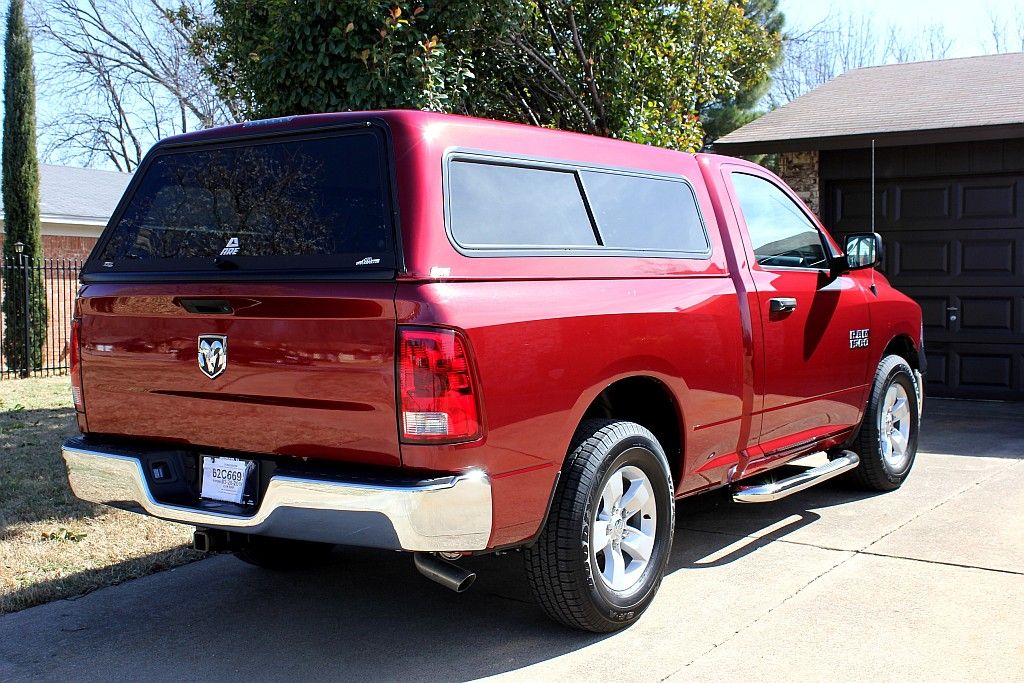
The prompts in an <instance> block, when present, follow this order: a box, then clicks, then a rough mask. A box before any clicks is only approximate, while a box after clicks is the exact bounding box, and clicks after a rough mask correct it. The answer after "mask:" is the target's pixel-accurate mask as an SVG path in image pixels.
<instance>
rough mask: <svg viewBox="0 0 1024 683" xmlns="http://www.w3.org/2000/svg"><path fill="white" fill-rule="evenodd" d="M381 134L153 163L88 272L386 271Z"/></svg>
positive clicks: (200, 153) (388, 249) (390, 261)
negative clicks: (347, 269)
mask: <svg viewBox="0 0 1024 683" xmlns="http://www.w3.org/2000/svg"><path fill="white" fill-rule="evenodd" d="M390 204H391V201H390V193H389V188H388V182H387V177H386V175H385V166H384V148H383V139H382V136H380V135H378V134H376V133H373V132H360V133H354V134H343V135H335V136H332V137H320V138H303V139H297V140H296V139H292V140H288V141H280V142H267V143H257V144H253V143H246V144H244V145H242V144H236V145H233V146H225V147H217V148H213V149H210V148H207V149H194V150H188V151H181V152H171V153H166V154H161V155H159V156H157V157H156V158H154V159H153V160H152V162H151V163H150V164H148V166H147V167H146V169H145V171H144V176H143V177H142V179H141V181H140V182H139V184H138V186H137V188H136V189H135V191H134V193H133V194H132V196H131V199H130V201H129V202H128V204H127V206H126V207H125V209H124V211H123V212H122V213H121V214H120V216H119V217H118V219H117V221H116V222H115V223H114V224H112V225H111V226H110V227H109V228H108V229H107V234H106V235H105V236H104V240H103V242H102V243H101V245H100V247H99V248H98V249H97V252H96V254H94V255H93V258H92V259H91V260H90V267H89V268H87V270H91V271H92V272H111V271H113V272H118V271H121V272H125V271H128V272H131V271H150V272H152V271H164V270H168V271H170V270H173V271H181V270H218V269H220V270H224V269H228V270H231V269H244V270H249V269H288V268H323V269H338V268H360V267H376V268H393V267H394V265H395V257H394V247H393V236H392V227H391V211H390Z"/></svg>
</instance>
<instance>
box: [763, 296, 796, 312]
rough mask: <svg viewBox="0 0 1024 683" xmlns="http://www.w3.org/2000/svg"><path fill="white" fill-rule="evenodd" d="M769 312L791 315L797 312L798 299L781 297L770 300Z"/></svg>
mask: <svg viewBox="0 0 1024 683" xmlns="http://www.w3.org/2000/svg"><path fill="white" fill-rule="evenodd" d="M768 310H769V311H771V312H772V313H789V312H790V311H795V310H796V299H792V298H789V297H779V298H777V299H769V300H768Z"/></svg>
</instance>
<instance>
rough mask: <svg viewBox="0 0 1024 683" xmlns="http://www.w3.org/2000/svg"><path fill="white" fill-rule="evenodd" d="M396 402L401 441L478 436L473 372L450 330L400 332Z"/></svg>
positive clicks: (457, 336) (459, 341)
mask: <svg viewBox="0 0 1024 683" xmlns="http://www.w3.org/2000/svg"><path fill="white" fill-rule="evenodd" d="M398 346H399V349H398V399H399V403H400V405H399V410H400V411H401V423H402V438H403V439H404V440H405V441H469V440H471V439H474V438H476V437H477V436H478V435H479V434H480V418H479V413H478V412H477V397H476V394H475V392H474V389H473V376H472V375H473V373H472V369H471V368H470V364H469V357H468V355H467V353H466V343H465V341H464V340H463V337H462V335H461V334H459V333H458V332H455V331H454V330H444V329H422V328H400V329H399V333H398Z"/></svg>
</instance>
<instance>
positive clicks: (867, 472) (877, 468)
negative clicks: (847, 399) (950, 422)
mask: <svg viewBox="0 0 1024 683" xmlns="http://www.w3.org/2000/svg"><path fill="white" fill-rule="evenodd" d="M894 385H899V386H901V387H902V389H903V392H904V393H905V394H906V396H907V398H908V407H909V422H910V424H909V427H910V433H909V439H908V442H907V447H906V456H905V462H902V463H899V464H898V465H895V466H894V464H893V463H891V462H890V461H889V460H887V459H886V457H885V455H884V453H883V443H882V426H883V422H884V421H885V416H884V415H880V413H882V412H883V410H884V401H885V396H886V393H887V392H888V391H889V388H890V387H892V386H894ZM919 424H920V406H919V405H918V400H917V378H916V377H915V376H914V371H913V370H912V369H911V368H910V365H908V364H907V361H906V360H904V359H903V358H901V357H900V356H886V357H885V358H883V359H882V362H881V363H879V364H878V370H877V371H876V372H875V380H874V383H873V384H872V386H871V395H870V397H869V398H868V405H867V410H866V411H865V414H864V421H863V422H862V423H861V426H860V430H859V431H858V433H857V436H856V437H854V439H853V441H852V444H851V445H852V446H853V450H854V451H855V452H856V453H857V454H858V455H860V466H858V467H857V468H855V469H854V470H852V471H851V472H850V475H851V476H850V480H851V481H853V482H855V483H856V484H857V485H859V486H860V487H862V488H865V489H867V490H869V491H893V490H895V489H898V488H899V487H900V486H901V485H902V484H903V482H904V481H906V479H907V475H909V474H910V468H911V467H913V466H914V459H915V457H916V456H917V434H918V427H919Z"/></svg>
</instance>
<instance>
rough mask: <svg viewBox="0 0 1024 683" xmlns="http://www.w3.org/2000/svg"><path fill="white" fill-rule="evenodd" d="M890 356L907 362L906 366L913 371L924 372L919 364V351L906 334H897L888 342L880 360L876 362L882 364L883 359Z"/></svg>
mask: <svg viewBox="0 0 1024 683" xmlns="http://www.w3.org/2000/svg"><path fill="white" fill-rule="evenodd" d="M890 355H894V356H899V357H900V358H902V359H903V360H905V361H907V364H908V365H910V367H911V368H912V369H914V370H919V371H923V370H924V368H923V366H922V364H921V361H922V358H921V350H920V349H918V348H917V347H916V346H915V345H914V340H913V339H911V337H910V335H908V334H897V335H896V336H895V337H893V338H892V339H891V340H889V343H888V344H886V346H885V350H883V351H882V358H879V359H878V362H882V359H883V358H885V357H886V356H890Z"/></svg>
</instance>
